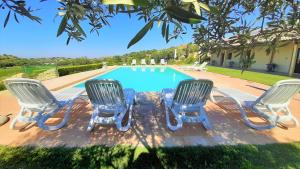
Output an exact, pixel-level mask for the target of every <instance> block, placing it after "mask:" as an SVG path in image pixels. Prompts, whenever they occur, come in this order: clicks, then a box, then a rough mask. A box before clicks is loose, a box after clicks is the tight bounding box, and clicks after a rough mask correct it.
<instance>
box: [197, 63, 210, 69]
mask: <svg viewBox="0 0 300 169" xmlns="http://www.w3.org/2000/svg"><path fill="white" fill-rule="evenodd" d="M207 64H208V63H207V62H203V63H202V64H201V65H200V66H199V67H201V68H205V67H206V66H207Z"/></svg>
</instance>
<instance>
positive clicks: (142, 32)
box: [127, 17, 156, 48]
mask: <svg viewBox="0 0 300 169" xmlns="http://www.w3.org/2000/svg"><path fill="white" fill-rule="evenodd" d="M155 20H156V17H154V18H152V19H151V20H150V21H149V22H148V23H147V24H146V25H145V26H144V27H143V28H142V29H141V30H140V31H139V32H138V33H137V34H136V35H135V36H134V38H133V39H131V41H130V42H129V44H128V46H127V48H130V46H132V45H134V44H136V43H137V42H138V41H140V40H141V39H142V38H143V37H144V36H145V35H146V33H147V32H148V31H149V30H150V29H151V28H152V26H153V22H154V21H155Z"/></svg>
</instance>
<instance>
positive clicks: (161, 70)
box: [75, 67, 193, 92]
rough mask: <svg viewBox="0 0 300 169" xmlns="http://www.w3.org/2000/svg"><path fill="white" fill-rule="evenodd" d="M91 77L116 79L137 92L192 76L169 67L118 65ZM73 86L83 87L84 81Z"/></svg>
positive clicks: (171, 84) (160, 86)
mask: <svg viewBox="0 0 300 169" xmlns="http://www.w3.org/2000/svg"><path fill="white" fill-rule="evenodd" d="M93 79H113V80H118V81H119V82H120V83H121V85H122V87H123V88H133V89H134V90H135V91H137V92H160V91H161V90H162V89H163V88H175V87H176V86H177V84H178V83H179V82H180V81H182V80H186V79H193V77H191V76H188V75H186V74H183V73H181V72H179V71H177V70H175V69H172V68H169V67H120V68H117V69H115V70H112V71H110V72H108V73H105V74H103V75H99V76H96V77H94V78H93ZM75 87H79V88H84V82H83V83H80V84H78V85H76V86H75Z"/></svg>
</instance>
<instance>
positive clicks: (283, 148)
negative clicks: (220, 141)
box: [0, 142, 300, 169]
mask: <svg viewBox="0 0 300 169" xmlns="http://www.w3.org/2000/svg"><path fill="white" fill-rule="evenodd" d="M0 168H1V169H9V168H20V169H22V168H31V169H35V168H64V169H68V168H70V169H71V168H72V169H78V168H174V169H176V168H207V169H208V168H230V169H235V168H245V169H246V168H255V169H259V168H272V169H277V168H278V169H279V168H280V169H284V168H286V169H289V168H300V142H297V143H289V144H267V145H237V146H232V145H231V146H230V145H226V146H225V145H223V146H214V147H202V146H197V147H181V148H179V147H177V148H148V149H146V148H143V147H137V148H135V147H132V146H115V147H105V146H93V147H86V148H75V147H74V148H67V147H54V148H38V147H6V146H0Z"/></svg>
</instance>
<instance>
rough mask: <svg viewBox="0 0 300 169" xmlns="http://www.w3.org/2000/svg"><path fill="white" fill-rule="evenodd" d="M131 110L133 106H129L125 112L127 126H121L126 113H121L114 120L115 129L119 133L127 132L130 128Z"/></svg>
mask: <svg viewBox="0 0 300 169" xmlns="http://www.w3.org/2000/svg"><path fill="white" fill-rule="evenodd" d="M132 109H133V105H130V106H129V109H128V110H127V111H128V113H129V114H128V121H127V124H126V125H125V126H122V121H123V119H124V117H125V115H126V113H127V111H126V112H122V113H121V114H120V115H119V116H118V117H117V119H116V125H117V128H118V130H120V131H127V130H128V129H129V128H130V127H131V121H132Z"/></svg>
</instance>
